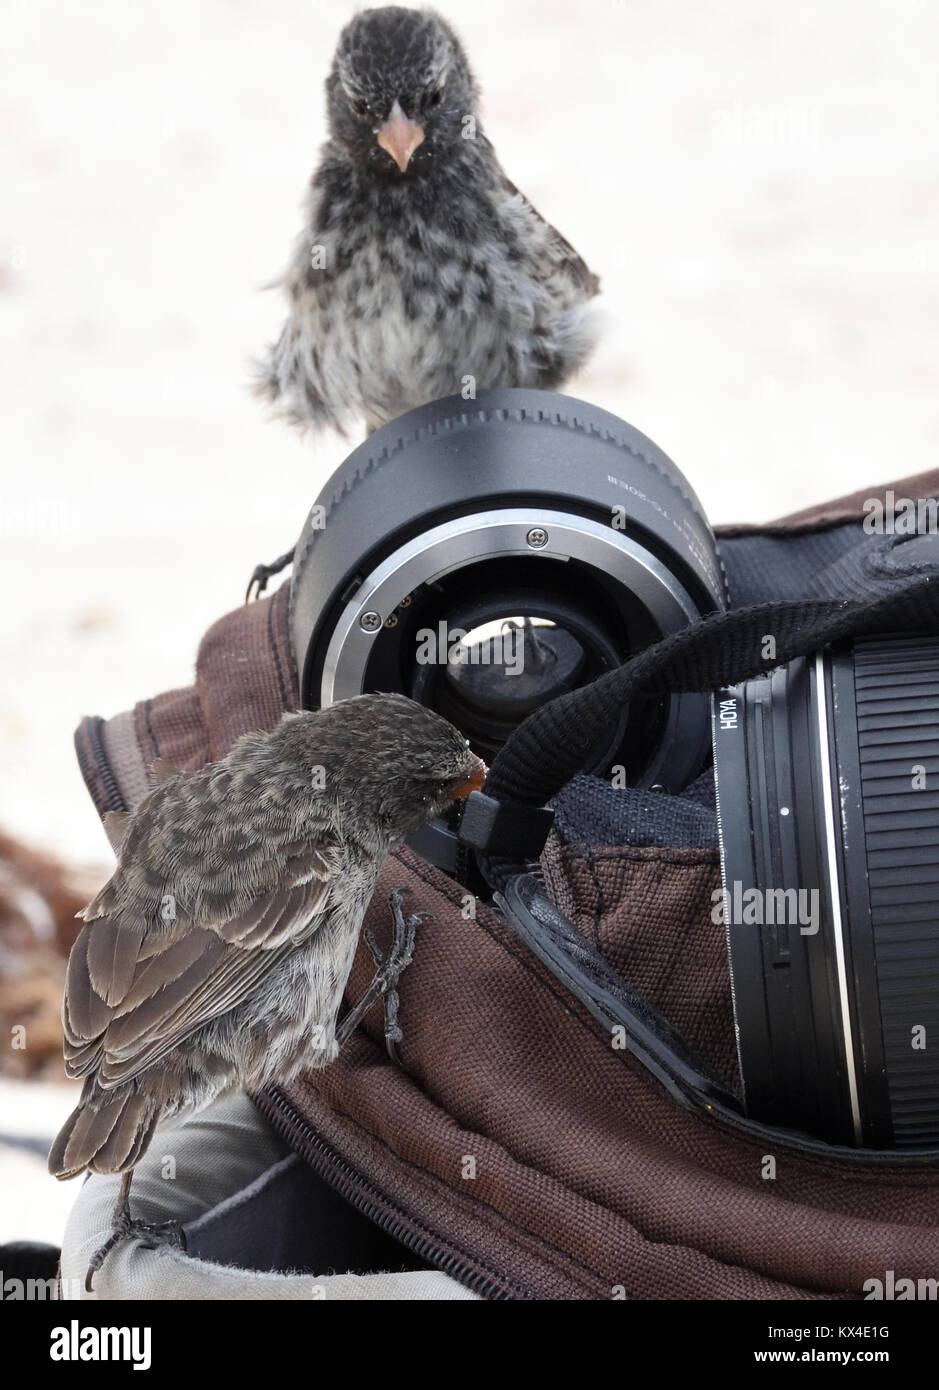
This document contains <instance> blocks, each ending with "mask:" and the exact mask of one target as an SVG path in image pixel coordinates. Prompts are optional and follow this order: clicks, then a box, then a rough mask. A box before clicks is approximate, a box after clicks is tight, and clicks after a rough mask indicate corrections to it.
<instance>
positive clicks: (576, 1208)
mask: <svg viewBox="0 0 939 1390" xmlns="http://www.w3.org/2000/svg"><path fill="white" fill-rule="evenodd" d="M633 853H634V852H633ZM551 857H552V855H551V854H550V853H549V856H548V858H549V860H550V859H551ZM559 873H561V874H563V873H564V866H563V864H561V863H559V862H558V861H557V859H556V858H555V862H554V864H551V865H549V872H548V877H549V879H550V878H551V877H552V876H553V875H555V874H559ZM628 874H629V877H630V879H631V881H632V884H633V888H634V891H635V893H636V898H635V901H636V902H643V901H644V902H646V903H651V902H652V900H653V898H654V897H655V896H656V895H658V896H659V897H660V898H662V899H663V906H662V908H661V909H660V910H659V911H658V912H656V913H654V914H652V915H650V918H649V922H648V925H649V927H650V928H654V932H652V931H650V933H649V935H648V937H647V938H646V940H645V941H644V943H643V947H642V950H641V951H638V952H637V951H636V950H633V949H631V947H630V937H631V935H632V934H631V932H630V928H629V924H628V919H629V916H630V910H628V909H624V908H623V906H622V904H621V903H620V902H619V901H618V900H616V899H611V900H610V903H609V906H608V909H607V910H606V911H605V912H604V913H603V914H602V916H601V918H600V920H599V922H596V916H595V899H593V898H592V897H591V894H590V893H589V892H588V894H587V898H586V900H581V899H580V897H579V888H578V890H577V891H575V900H576V901H577V906H578V912H577V916H578V918H579V921H580V924H581V927H582V929H583V927H584V925H585V923H586V922H587V921H588V920H590V921H591V922H594V923H596V927H597V931H598V933H599V938H600V940H601V942H604V943H607V945H608V947H609V951H610V954H611V955H613V954H616V955H618V957H619V959H620V960H622V961H624V963H629V964H631V965H632V966H635V967H636V968H635V969H633V968H630V969H629V971H628V975H629V978H630V980H631V982H632V983H634V984H636V985H638V986H641V987H643V988H645V989H646V990H647V992H648V994H649V996H650V998H651V999H652V1001H653V1002H654V1003H657V1004H658V1005H659V1006H660V1007H661V1008H662V1009H663V1011H666V1010H668V1009H669V1008H674V1006H675V1005H676V1003H677V1004H678V1007H679V1010H681V1008H682V1007H683V1008H684V1011H685V1014H686V1019H687V1024H688V1025H689V1026H688V1033H689V1034H690V1035H691V1037H692V1038H695V1037H696V1041H697V1042H698V1043H699V1044H701V1045H702V1046H703V1047H707V1046H708V1045H710V1046H711V1048H712V1056H713V1058H714V1059H716V1060H720V1057H721V1053H722V1049H723V1048H724V1047H725V1044H724V1043H723V1042H719V1041H718V1039H717V1037H716V1031H715V1030H716V1026H717V1025H716V1018H717V1016H721V1018H722V1021H723V1022H729V1020H728V1019H727V1009H728V1000H727V998H726V985H724V984H723V982H721V981H720V980H719V977H718V973H717V971H716V970H715V968H714V961H715V960H716V957H717V955H718V954H719V951H718V950H717V949H715V948H714V946H713V945H712V946H709V947H707V948H706V953H707V954H709V955H710V956H711V957H712V961H711V964H710V965H708V964H707V963H704V964H702V960H701V958H700V957H699V955H698V954H697V953H696V951H695V950H689V949H687V947H686V941H687V937H688V934H689V930H690V933H691V935H692V939H693V940H696V941H697V942H698V943H699V944H700V943H701V942H702V941H704V940H705V938H706V937H708V936H709V935H710V933H712V932H713V933H714V936H715V937H717V936H719V935H720V933H719V932H718V931H717V930H716V929H715V928H713V927H712V926H711V924H710V886H711V885H712V884H713V883H715V881H716V880H715V878H714V866H713V864H708V863H707V862H703V861H702V858H701V856H699V855H697V853H696V852H688V853H687V855H685V856H678V857H677V858H676V855H675V853H674V852H673V851H656V850H652V851H645V852H644V856H643V858H642V860H641V861H640V862H638V863H637V862H636V861H635V860H634V861H633V862H632V864H631V866H630V869H629V871H628ZM576 881H577V882H578V884H580V882H582V881H581V880H579V879H576ZM607 882H608V883H611V884H612V882H613V879H612V878H608V879H607ZM399 884H403V885H406V886H409V887H411V889H412V890H413V903H414V904H415V905H419V906H420V907H421V908H422V909H426V910H430V911H431V912H433V914H434V920H433V921H432V922H428V923H426V924H424V925H423V926H422V927H421V929H420V931H419V935H418V945H417V950H416V954H415V959H414V962H413V964H412V965H411V966H410V967H409V969H408V971H407V972H406V974H405V975H404V976H403V977H402V980H401V987H400V992H401V1014H400V1018H401V1024H402V1027H403V1029H404V1042H403V1044H402V1045H401V1048H400V1052H401V1057H402V1062H403V1069H398V1068H396V1067H395V1066H393V1064H392V1063H391V1062H390V1061H389V1060H388V1058H387V1056H386V1054H385V1051H384V1048H383V1046H381V1037H380V1030H381V1014H380V1010H377V1011H376V1012H375V1014H374V1015H373V1016H370V1017H369V1019H368V1020H367V1022H366V1025H365V1032H366V1033H367V1034H368V1039H370V1040H367V1039H364V1038H363V1039H357V1040H356V1043H355V1045H354V1046H352V1047H349V1048H348V1049H347V1050H346V1051H344V1052H343V1053H342V1054H341V1056H340V1057H339V1059H338V1060H337V1061H336V1062H335V1063H333V1065H332V1066H331V1067H329V1068H328V1069H327V1070H326V1071H323V1072H315V1073H310V1074H309V1075H308V1076H307V1077H305V1078H304V1079H303V1080H302V1081H301V1082H299V1083H297V1084H296V1085H294V1086H292V1087H289V1088H287V1090H286V1092H285V1094H286V1096H287V1099H288V1101H289V1102H290V1103H291V1105H292V1106H293V1107H294V1110H295V1112H296V1114H298V1115H300V1116H302V1117H303V1122H304V1123H305V1124H306V1125H309V1126H311V1127H312V1128H313V1129H314V1130H315V1131H316V1133H317V1134H318V1135H319V1136H321V1138H322V1139H324V1140H325V1142H326V1143H327V1144H328V1145H329V1147H330V1148H331V1149H332V1150H334V1152H335V1153H336V1155H338V1157H339V1158H340V1159H341V1160H343V1161H344V1163H345V1164H346V1165H347V1167H348V1168H351V1169H353V1170H355V1172H356V1173H357V1174H358V1175H359V1177H360V1183H361V1187H362V1189H363V1190H365V1191H366V1195H367V1196H368V1198H369V1200H370V1202H371V1203H373V1204H374V1205H376V1206H377V1207H378V1208H379V1210H381V1211H382V1212H383V1213H387V1212H390V1213H392V1214H393V1215H394V1216H395V1217H396V1219H398V1220H399V1221H401V1220H402V1219H403V1220H404V1223H405V1225H406V1226H407V1225H408V1223H412V1224H413V1225H414V1226H415V1227H416V1228H417V1229H419V1230H420V1232H421V1233H422V1234H423V1236H424V1237H425V1239H427V1240H428V1241H429V1242H430V1244H431V1245H432V1246H433V1247H435V1248H436V1249H437V1250H438V1251H439V1252H440V1253H441V1254H442V1255H443V1256H446V1257H449V1258H451V1259H454V1260H457V1261H458V1262H459V1263H460V1264H461V1265H462V1266H463V1267H464V1268H465V1269H469V1270H472V1271H478V1272H481V1273H482V1274H483V1275H484V1276H486V1277H488V1278H490V1279H492V1280H494V1281H495V1282H496V1284H497V1285H498V1286H499V1287H500V1289H501V1291H502V1293H503V1295H504V1296H507V1297H510V1298H512V1297H515V1298H518V1297H527V1298H612V1297H614V1296H615V1295H614V1290H615V1289H617V1287H620V1288H624V1289H625V1290H626V1293H627V1294H628V1296H631V1297H636V1298H695V1299H709V1298H823V1297H826V1296H829V1297H839V1298H843V1297H860V1296H861V1289H862V1285H863V1282H864V1281H865V1280H866V1279H870V1278H874V1277H880V1278H883V1277H884V1271H885V1270H886V1269H888V1268H889V1269H894V1270H897V1271H899V1270H901V1269H902V1270H903V1272H904V1274H905V1275H908V1277H911V1278H918V1277H924V1278H925V1277H935V1273H936V1270H937V1268H939V1173H937V1172H936V1171H933V1172H932V1173H931V1174H916V1173H912V1174H911V1173H909V1172H907V1171H901V1170H900V1169H899V1167H897V1168H888V1169H877V1170H873V1169H869V1170H865V1171H859V1170H858V1169H857V1168H856V1167H855V1166H854V1165H853V1164H850V1163H846V1162H820V1161H816V1160H811V1159H806V1158H804V1157H802V1156H799V1155H797V1154H795V1153H794V1152H792V1151H786V1150H784V1149H782V1148H781V1147H780V1148H778V1149H776V1150H774V1151H773V1153H772V1155H771V1156H772V1157H774V1158H775V1160H776V1177H775V1179H767V1178H764V1177H763V1176H762V1174H763V1172H764V1171H765V1159H766V1157H767V1151H766V1148H765V1145H764V1144H761V1143H758V1142H755V1141H751V1140H744V1139H741V1138H740V1136H739V1135H737V1134H733V1133H730V1132H729V1131H727V1130H726V1129H724V1128H723V1127H722V1126H721V1125H719V1124H718V1123H716V1122H712V1121H709V1120H706V1119H702V1118H699V1117H697V1116H695V1115H692V1114H690V1113H689V1112H687V1111H684V1110H682V1109H681V1108H680V1107H678V1106H677V1105H676V1104H675V1103H674V1102H673V1101H672V1100H671V1099H669V1097H668V1096H667V1095H666V1093H665V1092H664V1090H663V1089H662V1088H661V1087H660V1086H659V1085H658V1083H657V1082H655V1081H654V1080H653V1079H651V1078H650V1077H649V1076H648V1075H647V1074H646V1073H645V1072H644V1071H642V1070H641V1068H639V1067H638V1066H637V1065H636V1064H635V1063H634V1062H633V1061H632V1059H631V1058H629V1056H628V1055H627V1054H625V1053H623V1052H617V1051H614V1049H613V1047H612V1046H611V1039H610V1038H609V1037H608V1036H606V1035H605V1034H604V1032H603V1031H602V1030H601V1029H600V1027H599V1025H597V1024H596V1023H595V1022H594V1021H593V1020H592V1019H591V1018H590V1016H589V1015H587V1014H586V1012H585V1011H584V1010H582V1009H581V1007H580V1006H579V1005H578V1004H576V1003H575V1002H574V1001H573V1000H572V999H571V998H570V997H568V996H565V995H564V994H563V993H562V991H561V990H560V988H559V986H558V985H557V982H556V981H555V980H554V978H553V977H552V976H551V975H550V974H549V973H548V972H547V971H546V970H545V969H544V968H543V967H542V966H541V965H540V964H539V963H538V962H537V961H535V960H534V958H533V957H531V956H530V954H529V953H528V952H526V951H525V950H524V949H523V948H522V947H520V946H519V945H518V943H517V941H516V939H515V938H514V936H513V935H512V933H511V932H510V930H509V929H508V928H507V927H506V925H505V923H504V922H503V921H502V919H501V918H500V917H499V916H498V914H496V913H495V912H492V911H490V910H488V909H487V908H485V907H483V906H480V907H479V908H478V910H477V915H476V920H475V921H473V920H470V921H468V920H466V919H465V918H464V916H463V915H462V907H463V895H462V890H461V889H460V887H459V886H458V885H456V884H453V883H452V882H450V881H449V880H448V879H446V878H445V877H444V876H442V875H441V874H439V873H437V872H436V871H435V870H433V869H431V868H430V867H429V866H428V865H426V864H424V863H423V862H422V861H421V860H419V859H417V858H416V857H415V856H414V855H412V854H410V852H408V851H402V852H401V853H400V854H399V855H398V856H396V858H395V859H394V860H393V861H392V863H391V864H390V865H389V867H388V868H387V869H386V871H385V874H384V876H383V879H382V883H381V886H380V889H379V892H378V893H377V894H376V896H375V898H374V900H373V903H372V907H371V910H370V913H369V919H368V920H369V925H370V926H371V927H372V928H373V930H375V931H376V934H377V935H378V938H379V941H380V942H383V943H387V935H388V924H389V916H388V909H387V894H388V892H389V891H390V889H391V888H392V886H395V885H399ZM705 906H706V908H707V910H706V912H704V909H705ZM699 911H701V912H704V915H705V916H706V917H707V927H702V922H701V917H700V916H699V915H698V913H699ZM624 928H625V930H624ZM592 929H593V928H592V927H591V930H592ZM635 939H636V937H635V935H632V940H633V942H635ZM371 970H372V963H371V957H370V956H369V955H368V953H367V952H366V951H364V950H363V951H360V953H359V955H358V957H357V959H356V964H355V968H354V970H353V975H352V978H351V981H350V991H349V997H350V998H351V999H355V998H357V997H358V995H359V993H360V992H361V991H362V990H363V989H364V988H365V985H366V984H367V981H368V979H369V978H370V974H371ZM702 970H703V973H704V975H705V976H707V975H709V974H710V976H711V979H710V982H709V984H708V985H707V986H706V988H708V989H710V990H711V991H712V998H713V1000H714V1001H715V1016H714V1017H713V1018H712V1017H711V1016H710V1015H711V1009H710V1007H709V1006H708V1005H705V1007H703V1008H702V1007H701V1004H700V1002H697V1000H698V995H697V991H698V987H699V982H700V979H701V975H702ZM722 993H723V994H724V995H725V997H724V998H723V999H720V998H719V996H720V995H721V994H722ZM683 1000H684V1001H687V1002H686V1003H685V1004H684V1005H683V1006H682V1004H681V1001H683ZM675 1021H676V1022H677V1021H678V1020H677V1018H676V1019H675ZM696 1035H697V1036H696ZM731 1036H732V1034H731ZM262 1108H263V1109H264V1112H265V1114H268V1115H272V1113H276V1112H275V1111H274V1108H273V1107H272V1106H271V1105H270V1102H265V1101H263V1100H262ZM282 1132H283V1133H286V1134H287V1135H288V1137H290V1136H291V1135H292V1137H293V1139H294V1141H296V1140H297V1138H298V1135H299V1133H300V1131H299V1129H298V1126H297V1124H296V1122H295V1121H294V1123H293V1124H290V1123H287V1124H285V1125H284V1127H283V1128H282ZM467 1159H474V1160H475V1177H474V1178H466V1177H464V1176H463V1173H464V1171H466V1161H467ZM332 1166H333V1167H335V1165H332ZM329 1169H330V1165H329V1164H327V1165H326V1167H325V1171H326V1172H327V1173H328V1172H329Z"/></svg>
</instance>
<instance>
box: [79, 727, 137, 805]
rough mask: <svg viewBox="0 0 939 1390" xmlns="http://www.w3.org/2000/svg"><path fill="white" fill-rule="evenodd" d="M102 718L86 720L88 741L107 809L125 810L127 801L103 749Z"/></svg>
mask: <svg viewBox="0 0 939 1390" xmlns="http://www.w3.org/2000/svg"><path fill="white" fill-rule="evenodd" d="M103 724H104V720H103V719H101V718H100V716H99V717H96V718H94V719H89V721H88V726H87V727H88V742H89V743H90V744H91V750H92V752H93V753H94V756H95V764H96V766H97V769H98V772H99V773H100V775H101V781H102V783H103V785H104V790H105V792H106V793H107V798H108V807H107V809H108V810H109V811H126V810H127V803H126V802H125V800H124V798H123V796H122V795H121V791H120V788H119V787H118V785H117V779H116V778H115V776H114V773H113V772H112V771H111V764H110V763H109V762H108V759H107V754H106V753H105V751H104V740H103V739H102V737H101V728H102V726H103Z"/></svg>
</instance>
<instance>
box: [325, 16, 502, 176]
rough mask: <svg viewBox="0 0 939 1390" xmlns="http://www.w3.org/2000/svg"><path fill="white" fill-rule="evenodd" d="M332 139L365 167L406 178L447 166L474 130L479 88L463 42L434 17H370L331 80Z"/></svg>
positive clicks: (342, 47) (353, 26)
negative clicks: (464, 50)
mask: <svg viewBox="0 0 939 1390" xmlns="http://www.w3.org/2000/svg"><path fill="white" fill-rule="evenodd" d="M326 96H327V106H328V116H329V128H330V136H331V138H332V139H333V141H334V142H335V143H337V144H338V145H340V146H341V147H342V148H343V149H344V150H345V151H346V153H347V154H348V155H349V156H350V157H351V158H352V159H353V160H354V161H355V162H356V163H357V164H359V165H360V166H362V167H363V168H367V169H369V170H371V171H372V172H374V173H375V174H376V175H378V176H380V177H381V176H383V177H386V178H395V179H401V178H404V177H415V176H419V175H420V174H422V173H426V172H427V171H428V170H429V169H431V168H433V167H434V165H435V163H439V162H440V161H444V160H446V159H447V156H448V153H449V154H453V153H454V152H455V151H456V150H457V149H458V148H459V144H460V143H461V142H462V141H463V139H464V136H465V132H466V131H467V130H471V131H472V132H473V133H475V127H474V126H471V125H469V124H468V122H467V119H466V118H471V119H472V121H475V117H476V107H477V97H478V93H477V88H476V84H475V82H474V80H473V75H472V73H471V72H470V68H469V63H468V62H467V60H466V55H465V53H464V52H463V49H462V47H461V45H460V41H459V39H458V38H457V37H456V35H455V34H454V32H453V30H452V29H451V28H450V26H449V24H447V23H446V21H445V20H443V19H441V18H440V16H439V15H437V14H435V13H434V12H433V11H432V10H407V9H403V8H401V7H399V6H397V5H389V6H386V7H385V8H383V9H377V10H363V11H362V12H361V13H360V14H357V15H356V16H355V18H354V19H353V20H351V21H350V23H349V24H347V25H346V27H345V29H343V31H342V33H341V34H340V36H339V44H338V47H337V49H336V56H335V58H334V59H333V65H332V69H331V71H330V74H329V77H328V78H327V81H326Z"/></svg>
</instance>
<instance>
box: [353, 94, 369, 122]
mask: <svg viewBox="0 0 939 1390" xmlns="http://www.w3.org/2000/svg"><path fill="white" fill-rule="evenodd" d="M349 105H350V106H351V107H352V111H353V113H354V115H356V116H362V117H364V116H367V115H368V102H367V101H365V99H364V98H363V97H350V98H349Z"/></svg>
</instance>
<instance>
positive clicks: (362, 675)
mask: <svg viewBox="0 0 939 1390" xmlns="http://www.w3.org/2000/svg"><path fill="white" fill-rule="evenodd" d="M724 601H725V599H724V577H723V570H722V567H721V564H720V560H719V557H718V553H717V548H716V545H715V542H714V537H713V534H712V532H711V529H710V527H709V525H708V523H707V520H706V518H705V516H704V513H703V511H702V509H701V505H700V503H699V502H698V500H697V498H696V497H695V495H694V493H693V492H692V491H691V489H690V488H689V487H688V484H687V483H686V482H685V480H684V478H683V477H682V476H681V474H680V473H679V472H678V470H677V468H675V466H674V464H672V463H671V461H670V460H669V459H668V458H666V456H665V455H664V454H663V453H662V452H661V450H660V449H658V448H656V446H655V445H654V444H653V443H652V442H651V441H650V440H648V439H646V438H645V437H644V436H643V435H641V434H640V433H639V432H638V431H637V430H634V429H632V428H631V427H630V426H629V425H626V424H624V423H623V421H621V420H618V419H617V418H616V417H615V416H613V415H610V414H608V413H607V412H606V411H603V410H598V409H597V408H596V407H594V406H590V405H586V404H584V403H583V402H581V401H575V400H571V399H570V398H568V397H565V396H559V395H554V394H552V393H549V392H539V391H526V390H504V391H483V392H480V393H479V394H478V397H477V398H476V399H475V400H473V401H465V400H463V399H462V398H460V397H451V398H450V399H447V400H443V401H436V402H434V403H432V404H431V405H428V406H424V407H422V408H420V409H419V410H414V411H411V412H409V414H407V415H405V416H403V417H402V418H401V419H399V420H396V421H394V422H392V423H391V424H389V425H386V426H384V427H383V428H382V429H381V430H379V431H377V433H375V434H373V435H372V436H371V437H370V438H369V439H368V440H367V441H366V443H365V444H363V445H362V446H361V447H360V448H359V449H357V450H356V451H355V452H354V453H353V454H352V455H351V456H350V457H349V458H348V459H347V460H346V462H345V463H344V464H343V465H342V467H341V468H340V469H339V470H338V472H337V473H336V474H335V475H334V476H333V478H331V479H330V481H329V483H328V484H327V485H326V487H325V488H324V489H323V491H322V493H321V494H320V496H319V497H318V498H317V501H316V504H315V505H314V507H313V509H312V511H311V513H310V517H309V519H308V522H307V525H306V527H305V528H304V531H303V534H302V535H301V537H300V540H299V542H298V545H297V549H296V558H295V563H294V579H293V583H292V590H291V627H292V636H293V643H294V651H295V654H296V659H297V665H298V669H299V671H300V675H301V694H302V699H303V703H304V705H305V706H306V707H308V708H316V707H318V706H320V705H327V704H330V703H332V702H333V701H335V700H339V699H343V698H345V697H347V696H350V695H356V694H359V693H361V692H363V691H369V690H396V691H402V692H403V693H405V694H408V695H411V696H412V697H413V698H415V699H417V700H420V701H422V702H423V703H425V704H428V705H430V706H432V707H433V708H435V709H437V710H439V711H440V712H441V713H442V714H445V715H447V717H448V718H450V719H451V720H452V721H453V722H454V723H455V724H457V726H458V727H459V728H460V729H461V730H462V731H463V732H464V733H465V734H466V736H467V737H468V738H469V739H470V741H471V742H472V744H473V747H474V748H476V750H477V751H478V752H479V753H481V754H482V755H483V756H485V757H487V758H491V757H492V756H494V754H495V753H496V752H497V751H498V749H499V748H500V747H501V746H502V743H503V742H504V741H505V739H506V737H507V736H508V734H509V733H510V732H511V731H512V729H513V728H514V727H515V726H516V725H517V724H518V723H519V722H520V721H521V720H522V719H523V718H525V716H526V715H527V714H529V713H530V712H531V711H532V710H533V709H535V708H536V707H537V706H538V705H540V704H542V703H544V702H545V701H546V700H549V699H551V698H553V697H554V696H556V695H559V694H561V693H563V692H564V691H566V690H570V689H574V688H575V687H578V686H581V685H584V684H586V683H587V682H589V681H591V680H593V679H595V678H596V677H597V676H599V675H602V674H603V673H604V672H605V671H609V670H612V669H613V668H615V667H616V666H619V665H620V664H621V663H622V662H624V661H625V660H627V659H628V657H629V656H630V655H631V654H632V653H634V652H636V651H638V650H640V649H641V648H644V647H645V646H647V645H648V644H649V643H650V642H653V641H655V640H657V639H658V638H659V637H661V636H664V635H666V634H667V633H669V632H673V631H675V630H676V629H678V628H680V627H684V626H686V625H687V624H688V623H692V622H694V621H696V620H697V619H698V618H700V617H701V616H702V615H703V614H705V613H707V612H710V611H713V610H714V609H716V608H722V607H723V606H724ZM709 750H710V717H709V704H708V700H707V697H706V696H701V695H697V694H679V695H675V696H673V697H671V698H658V699H654V700H653V699H649V700H646V701H642V702H639V701H637V702H635V705H634V706H632V707H630V708H628V709H624V710H623V711H622V716H621V719H620V721H619V725H618V727H617V728H616V729H614V730H611V731H610V733H609V735H608V736H607V737H606V738H604V740H603V741H602V742H601V743H600V744H598V746H597V747H596V749H594V750H593V753H592V755H591V758H590V760H589V763H590V765H589V768H588V769H587V770H592V771H595V772H600V771H604V770H606V769H607V768H609V767H610V766H613V765H617V764H622V766H623V767H624V769H625V771H626V775H627V777H628V779H629V780H631V781H633V782H635V783H637V784H640V785H650V784H652V783H660V784H662V785H664V786H669V787H674V788H676V789H677V788H678V787H680V786H682V785H684V784H685V782H687V781H688V780H689V779H690V778H691V777H693V776H694V775H695V773H696V772H697V771H698V770H699V768H700V767H701V765H702V763H703V762H704V761H705V760H706V758H707V756H708V753H709ZM422 848H423V849H424V852H428V853H430V857H434V858H436V860H437V862H441V860H440V858H439V856H437V855H435V854H433V852H432V851H428V849H427V846H423V847H422Z"/></svg>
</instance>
